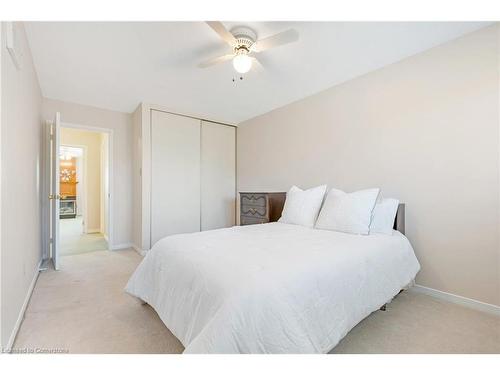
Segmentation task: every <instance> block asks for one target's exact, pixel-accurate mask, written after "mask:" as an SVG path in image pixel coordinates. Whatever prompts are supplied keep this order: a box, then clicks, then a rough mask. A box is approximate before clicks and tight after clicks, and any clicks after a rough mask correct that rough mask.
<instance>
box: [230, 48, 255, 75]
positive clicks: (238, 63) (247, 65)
mask: <svg viewBox="0 0 500 375" xmlns="http://www.w3.org/2000/svg"><path fill="white" fill-rule="evenodd" d="M233 67H234V69H235V70H236V71H237V72H238V73H241V74H244V73H247V72H248V71H249V70H250V69H251V68H252V58H251V57H250V56H248V55H247V54H246V53H239V54H237V55H236V56H234V58H233Z"/></svg>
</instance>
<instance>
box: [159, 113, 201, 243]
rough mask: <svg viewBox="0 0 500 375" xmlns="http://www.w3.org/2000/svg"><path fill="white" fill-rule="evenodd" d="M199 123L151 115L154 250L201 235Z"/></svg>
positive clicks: (166, 115) (192, 120)
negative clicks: (169, 239) (166, 241)
mask: <svg viewBox="0 0 500 375" xmlns="http://www.w3.org/2000/svg"><path fill="white" fill-rule="evenodd" d="M200 126H201V124H200V120H197V119H193V118H190V117H184V116H178V115H174V114H170V113H166V112H161V111H155V110H152V111H151V246H153V245H154V244H155V243H156V242H157V241H158V240H160V239H162V238H163V237H165V236H168V235H171V234H178V233H191V232H198V231H200Z"/></svg>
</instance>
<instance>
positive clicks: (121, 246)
mask: <svg viewBox="0 0 500 375" xmlns="http://www.w3.org/2000/svg"><path fill="white" fill-rule="evenodd" d="M131 247H134V245H133V244H131V243H120V244H118V245H113V246H110V249H111V250H123V249H129V248H131Z"/></svg>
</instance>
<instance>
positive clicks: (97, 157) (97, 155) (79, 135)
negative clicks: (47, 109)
mask: <svg viewBox="0 0 500 375" xmlns="http://www.w3.org/2000/svg"><path fill="white" fill-rule="evenodd" d="M101 138H102V134H101V133H97V132H90V131H85V130H79V129H70V128H61V145H65V146H84V150H85V156H84V158H85V161H84V167H83V168H84V174H83V183H84V186H78V188H79V189H82V188H83V189H85V188H86V190H85V191H86V196H85V202H86V204H85V206H86V209H87V212H86V218H87V223H86V224H87V232H88V233H95V232H100V231H101V142H102V140H101Z"/></svg>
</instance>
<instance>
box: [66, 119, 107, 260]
mask: <svg viewBox="0 0 500 375" xmlns="http://www.w3.org/2000/svg"><path fill="white" fill-rule="evenodd" d="M108 153H109V135H108V133H105V132H99V131H93V130H88V129H83V128H75V127H68V126H65V124H61V129H60V146H59V175H60V177H59V185H60V187H59V190H60V200H59V249H60V251H59V254H60V256H67V255H75V254H80V253H85V252H91V251H103V250H108V249H109V243H108V241H109V233H108V232H109V231H108V228H109V224H108V220H109V212H108V211H109V201H108V200H109V196H110V192H109V165H108V164H109V155H108Z"/></svg>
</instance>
